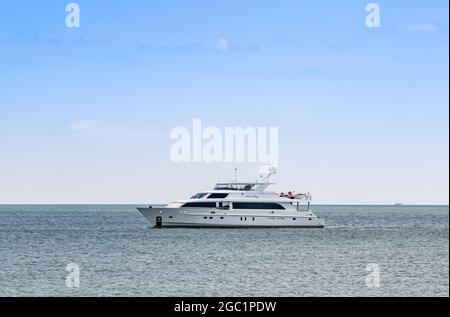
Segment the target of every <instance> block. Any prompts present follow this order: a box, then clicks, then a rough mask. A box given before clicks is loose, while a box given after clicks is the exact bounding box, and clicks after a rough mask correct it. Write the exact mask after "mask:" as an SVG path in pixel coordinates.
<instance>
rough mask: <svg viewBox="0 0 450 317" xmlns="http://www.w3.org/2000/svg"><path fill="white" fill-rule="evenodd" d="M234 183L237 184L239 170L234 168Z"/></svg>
mask: <svg viewBox="0 0 450 317" xmlns="http://www.w3.org/2000/svg"><path fill="white" fill-rule="evenodd" d="M234 182H235V183H237V168H234Z"/></svg>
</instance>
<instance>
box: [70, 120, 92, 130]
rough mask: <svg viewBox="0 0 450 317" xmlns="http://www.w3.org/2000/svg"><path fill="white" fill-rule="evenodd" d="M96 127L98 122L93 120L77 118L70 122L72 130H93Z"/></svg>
mask: <svg viewBox="0 0 450 317" xmlns="http://www.w3.org/2000/svg"><path fill="white" fill-rule="evenodd" d="M97 127H98V122H97V121H95V120H79V121H75V122H72V123H71V124H70V129H71V130H72V131H93V130H95V129H96V128H97Z"/></svg>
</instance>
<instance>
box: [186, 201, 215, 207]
mask: <svg viewBox="0 0 450 317" xmlns="http://www.w3.org/2000/svg"><path fill="white" fill-rule="evenodd" d="M182 207H206V208H216V203H206V202H205V203H203V202H202V203H200V202H198V203H197V202H195V203H185V204H184V205H183V206H182Z"/></svg>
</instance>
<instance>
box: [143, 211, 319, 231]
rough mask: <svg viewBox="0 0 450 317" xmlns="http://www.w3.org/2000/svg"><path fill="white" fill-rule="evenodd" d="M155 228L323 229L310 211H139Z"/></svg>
mask: <svg viewBox="0 0 450 317" xmlns="http://www.w3.org/2000/svg"><path fill="white" fill-rule="evenodd" d="M137 209H138V210H139V211H140V212H141V213H142V215H143V216H144V217H145V218H146V219H147V220H148V221H149V222H150V223H151V224H152V226H153V227H156V228H249V227H255V228H273V227H282V228H323V227H324V222H323V221H322V220H321V219H320V218H318V217H317V216H315V215H314V214H313V213H312V212H310V211H295V212H293V211H285V210H283V211H280V210H277V211H270V210H251V212H247V211H245V212H243V211H237V210H227V211H225V210H223V211H218V210H217V209H209V208H167V207H159V206H149V207H139V208H137Z"/></svg>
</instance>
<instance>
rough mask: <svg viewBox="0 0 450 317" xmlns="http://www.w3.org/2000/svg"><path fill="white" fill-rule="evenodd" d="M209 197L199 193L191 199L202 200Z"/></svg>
mask: <svg viewBox="0 0 450 317" xmlns="http://www.w3.org/2000/svg"><path fill="white" fill-rule="evenodd" d="M206 195H208V193H198V194H195V195H194V196H192V197H191V199H200V198H203V197H205V196H206Z"/></svg>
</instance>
